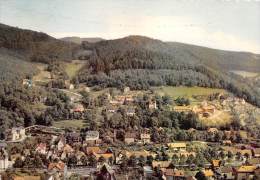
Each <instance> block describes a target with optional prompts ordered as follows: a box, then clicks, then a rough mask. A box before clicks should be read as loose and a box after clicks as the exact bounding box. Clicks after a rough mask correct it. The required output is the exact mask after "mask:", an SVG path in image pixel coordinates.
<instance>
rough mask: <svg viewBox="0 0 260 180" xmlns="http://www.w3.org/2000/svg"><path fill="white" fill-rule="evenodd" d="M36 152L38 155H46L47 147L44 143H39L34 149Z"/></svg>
mask: <svg viewBox="0 0 260 180" xmlns="http://www.w3.org/2000/svg"><path fill="white" fill-rule="evenodd" d="M35 151H36V152H38V153H40V154H46V153H47V145H46V143H40V144H38V146H37V147H36V149H35Z"/></svg>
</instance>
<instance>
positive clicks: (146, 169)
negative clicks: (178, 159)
mask: <svg viewBox="0 0 260 180" xmlns="http://www.w3.org/2000/svg"><path fill="white" fill-rule="evenodd" d="M143 171H144V177H145V178H147V177H148V176H151V175H152V174H153V173H154V172H153V169H152V167H151V166H144V167H143Z"/></svg>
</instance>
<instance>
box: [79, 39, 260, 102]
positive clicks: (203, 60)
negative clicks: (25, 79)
mask: <svg viewBox="0 0 260 180" xmlns="http://www.w3.org/2000/svg"><path fill="white" fill-rule="evenodd" d="M82 46H83V48H84V49H85V50H87V51H90V52H92V53H91V54H88V56H87V57H86V59H87V60H88V63H87V65H86V67H85V68H83V69H82V70H81V72H80V73H79V75H78V77H77V80H78V81H79V82H84V83H87V85H89V86H95V85H99V86H101V87H112V86H116V87H120V86H125V85H127V86H130V87H131V88H132V89H148V88H149V87H150V86H161V85H170V86H180V85H183V86H201V87H217V88H224V89H227V90H229V91H230V92H232V93H234V94H236V95H237V96H239V97H243V98H245V99H246V100H247V101H248V102H251V103H252V104H255V105H258V106H260V92H259V90H258V89H255V88H254V87H252V86H251V85H249V84H248V83H246V82H245V81H244V80H243V79H241V78H240V77H237V76H235V75H232V73H230V72H229V71H230V70H247V71H259V70H260V60H259V55H255V54H251V53H242V52H229V51H222V50H214V49H209V48H203V47H198V46H192V45H185V44H180V43H166V42H162V41H160V40H154V39H151V38H147V37H142V36H129V37H126V38H122V39H116V40H108V41H101V42H97V43H83V44H82Z"/></svg>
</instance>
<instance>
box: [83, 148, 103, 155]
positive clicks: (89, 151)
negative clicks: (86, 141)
mask: <svg viewBox="0 0 260 180" xmlns="http://www.w3.org/2000/svg"><path fill="white" fill-rule="evenodd" d="M100 151H101V149H100V148H99V147H98V146H93V147H86V151H85V152H86V154H87V155H90V154H97V153H99V152H100Z"/></svg>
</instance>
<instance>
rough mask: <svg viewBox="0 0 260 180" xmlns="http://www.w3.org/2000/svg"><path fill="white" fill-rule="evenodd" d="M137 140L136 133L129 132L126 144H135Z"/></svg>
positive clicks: (126, 135)
mask: <svg viewBox="0 0 260 180" xmlns="http://www.w3.org/2000/svg"><path fill="white" fill-rule="evenodd" d="M135 139H136V133H129V132H127V133H126V134H125V139H124V142H125V143H126V144H130V143H134V142H135Z"/></svg>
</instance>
